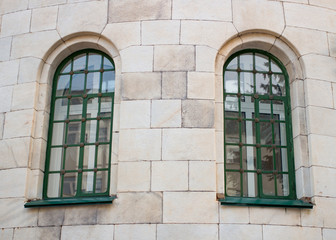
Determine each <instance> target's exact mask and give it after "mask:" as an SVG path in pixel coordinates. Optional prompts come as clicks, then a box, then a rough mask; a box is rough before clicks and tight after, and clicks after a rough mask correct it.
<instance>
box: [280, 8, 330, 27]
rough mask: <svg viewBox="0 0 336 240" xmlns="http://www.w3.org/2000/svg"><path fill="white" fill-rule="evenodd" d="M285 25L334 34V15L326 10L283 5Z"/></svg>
mask: <svg viewBox="0 0 336 240" xmlns="http://www.w3.org/2000/svg"><path fill="white" fill-rule="evenodd" d="M284 10H285V17H286V25H287V26H296V27H303V28H311V29H317V30H322V31H327V32H335V29H336V15H335V13H334V11H332V10H330V9H326V8H320V7H314V6H310V5H304V4H296V3H284Z"/></svg>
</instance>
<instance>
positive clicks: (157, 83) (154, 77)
mask: <svg viewBox="0 0 336 240" xmlns="http://www.w3.org/2000/svg"><path fill="white" fill-rule="evenodd" d="M121 84H122V97H123V99H128V100H132V99H159V98H161V74H160V73H124V74H123V79H122V83H121Z"/></svg>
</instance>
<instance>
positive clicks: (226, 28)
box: [181, 20, 237, 49]
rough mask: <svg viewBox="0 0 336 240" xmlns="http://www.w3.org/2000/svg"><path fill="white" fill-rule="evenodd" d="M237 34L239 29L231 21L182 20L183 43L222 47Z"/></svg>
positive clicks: (215, 47)
mask: <svg viewBox="0 0 336 240" xmlns="http://www.w3.org/2000/svg"><path fill="white" fill-rule="evenodd" d="M214 33H216V34H214ZM235 35H237V30H236V29H235V27H234V26H233V24H232V23H231V22H214V21H189V20H185V21H181V43H182V44H195V45H206V46H209V47H212V48H214V49H220V48H221V47H222V45H223V44H224V43H225V42H226V41H227V40H229V39H230V38H232V37H234V36H235Z"/></svg>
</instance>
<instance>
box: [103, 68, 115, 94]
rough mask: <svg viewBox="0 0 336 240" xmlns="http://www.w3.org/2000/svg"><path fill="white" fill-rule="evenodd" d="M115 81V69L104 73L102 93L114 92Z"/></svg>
mask: <svg viewBox="0 0 336 240" xmlns="http://www.w3.org/2000/svg"><path fill="white" fill-rule="evenodd" d="M114 89H115V81H114V71H108V72H104V73H103V82H102V93H106V92H114Z"/></svg>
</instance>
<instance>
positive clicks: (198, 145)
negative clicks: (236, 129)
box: [162, 129, 215, 160]
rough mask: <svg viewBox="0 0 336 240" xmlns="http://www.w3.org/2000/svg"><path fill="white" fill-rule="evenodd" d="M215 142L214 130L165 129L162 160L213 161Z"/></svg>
mask: <svg viewBox="0 0 336 240" xmlns="http://www.w3.org/2000/svg"><path fill="white" fill-rule="evenodd" d="M214 141H215V132H214V130H212V129H163V136H162V160H213V159H214V157H215V148H214V145H215V142H214ZM186 149H188V151H186Z"/></svg>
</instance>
